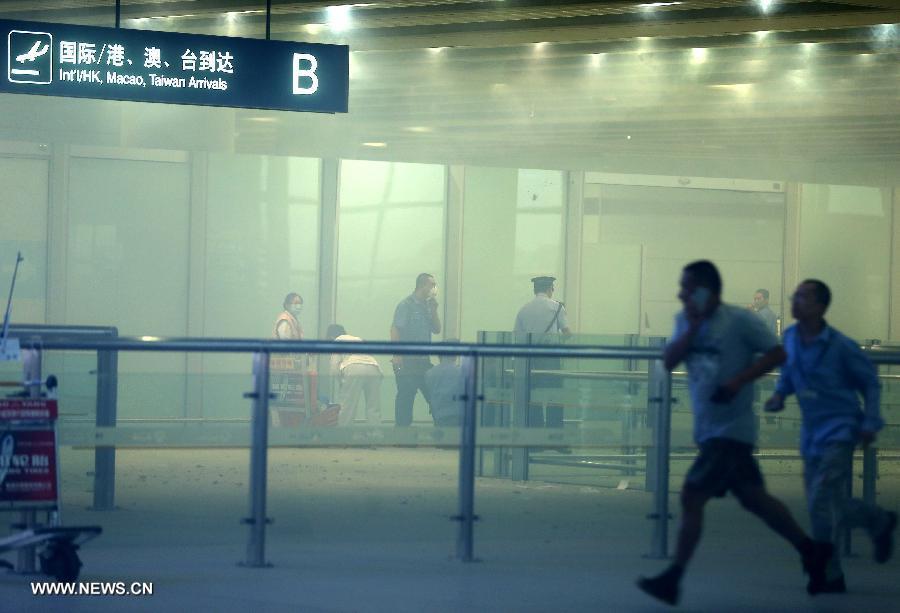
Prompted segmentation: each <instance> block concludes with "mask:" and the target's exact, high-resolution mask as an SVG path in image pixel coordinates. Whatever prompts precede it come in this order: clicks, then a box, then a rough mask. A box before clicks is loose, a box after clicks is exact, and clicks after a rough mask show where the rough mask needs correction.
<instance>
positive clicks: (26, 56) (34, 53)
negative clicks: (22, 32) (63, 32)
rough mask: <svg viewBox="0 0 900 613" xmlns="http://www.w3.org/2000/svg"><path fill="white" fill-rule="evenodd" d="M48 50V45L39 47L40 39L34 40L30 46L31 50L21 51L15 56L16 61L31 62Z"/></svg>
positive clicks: (21, 62)
mask: <svg viewBox="0 0 900 613" xmlns="http://www.w3.org/2000/svg"><path fill="white" fill-rule="evenodd" d="M49 50H50V45H46V44H45V45H44V46H43V48H41V41H35V43H34V46H33V47H31V50H30V51H29V52H28V53H23V54H21V55H17V56H16V61H17V62H19V63H20V64H24V63H25V62H33V61H35V60H36V59H38V58H39V57H41V56H42V55H44V54H45V53H47V51H49Z"/></svg>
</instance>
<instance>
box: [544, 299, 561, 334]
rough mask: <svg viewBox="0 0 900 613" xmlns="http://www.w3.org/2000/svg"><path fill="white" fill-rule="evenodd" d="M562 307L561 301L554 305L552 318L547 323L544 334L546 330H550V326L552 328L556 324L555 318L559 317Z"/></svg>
mask: <svg viewBox="0 0 900 613" xmlns="http://www.w3.org/2000/svg"><path fill="white" fill-rule="evenodd" d="M562 308H563V305H562V302H560V303H559V306H558V307H556V313H554V314H553V319H551V320H550V323H549V324H547V328H546V329H545V330H544V334H547V332H549V331H550V328H552V327H553V326H554V325H555V324H556V320H557V319H559V312H560V311H562Z"/></svg>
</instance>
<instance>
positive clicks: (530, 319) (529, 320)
mask: <svg viewBox="0 0 900 613" xmlns="http://www.w3.org/2000/svg"><path fill="white" fill-rule="evenodd" d="M557 311H559V316H557V317H556V321H555V322H554V321H553V317H554V316H556V312H557ZM551 322H553V325H551ZM547 326H550V329H549V330H548V329H547ZM568 327H569V322H568V319H567V316H566V307H562V308H560V303H559V302H557V301H556V300H553V299H552V298H548V297H547V294H536V295H535V297H534V300H531V301H529V302H528V303H526V304H525V306H523V307H522V308H521V309H519V313H518V315H516V324H515V326H514V327H513V331H514V332H532V333H536V334H543V333H544V332H546V333H547V334H556V333H558V332H560V331H561V330H562V329H563V328H568Z"/></svg>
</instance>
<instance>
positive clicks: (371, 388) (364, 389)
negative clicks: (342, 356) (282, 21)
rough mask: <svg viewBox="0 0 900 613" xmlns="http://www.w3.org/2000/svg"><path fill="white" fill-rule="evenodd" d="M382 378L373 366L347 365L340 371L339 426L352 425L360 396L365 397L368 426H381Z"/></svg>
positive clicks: (378, 370)
mask: <svg viewBox="0 0 900 613" xmlns="http://www.w3.org/2000/svg"><path fill="white" fill-rule="evenodd" d="M382 378H383V376H382V374H381V369H379V368H378V367H377V366H375V365H374V364H349V365H347V366H346V367H344V369H343V370H341V391H340V394H339V395H338V401H339V402H340V404H341V413H340V415H339V416H338V425H339V426H349V425H350V424H352V423H353V420H354V418H355V417H356V406H357V405H358V404H359V397H360V396H361V395H365V397H366V421H367V422H368V423H369V425H370V426H378V425H381V380H382Z"/></svg>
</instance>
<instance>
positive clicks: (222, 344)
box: [19, 335, 900, 360]
mask: <svg viewBox="0 0 900 613" xmlns="http://www.w3.org/2000/svg"><path fill="white" fill-rule="evenodd" d="M19 343H20V345H21V346H22V347H28V348H32V347H33V348H36V349H56V350H66V349H69V350H93V351H184V352H191V351H202V352H218V353H347V352H348V343H346V342H336V341H318V340H316V341H313V340H310V341H293V340H266V339H258V338H165V337H156V336H131V337H129V336H120V337H118V338H116V339H85V340H77V341H73V340H71V339H69V338H64V337H56V336H52V335H46V336H42V337H41V338H40V339H35V340H34V341H32V342H31V344H29V338H28V337H27V336H22V337H20V338H19ZM352 351H353V353H372V354H381V355H394V354H404V355H478V356H481V357H541V358H543V357H574V358H585V359H590V358H594V359H603V358H605V359H632V360H659V359H662V350H660V349H654V348H649V347H616V346H603V345H595V346H590V345H580V346H576V347H570V346H564V345H562V346H552V345H514V344H510V345H479V344H474V343H396V342H391V341H363V342H359V343H357V342H354V343H352ZM898 360H900V353H898Z"/></svg>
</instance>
